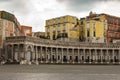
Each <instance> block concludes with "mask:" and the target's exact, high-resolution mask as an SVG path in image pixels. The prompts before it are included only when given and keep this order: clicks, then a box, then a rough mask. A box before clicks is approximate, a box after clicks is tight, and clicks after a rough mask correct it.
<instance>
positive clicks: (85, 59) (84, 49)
mask: <svg viewBox="0 0 120 80" xmlns="http://www.w3.org/2000/svg"><path fill="white" fill-rule="evenodd" d="M83 54H84V60H83V62H84V63H86V61H85V60H86V56H85V49H83Z"/></svg>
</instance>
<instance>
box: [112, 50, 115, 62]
mask: <svg viewBox="0 0 120 80" xmlns="http://www.w3.org/2000/svg"><path fill="white" fill-rule="evenodd" d="M112 54H113V55H112V59H113V64H114V63H115V61H114V54H115V53H114V49H113V52H112Z"/></svg>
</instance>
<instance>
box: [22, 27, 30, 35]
mask: <svg viewBox="0 0 120 80" xmlns="http://www.w3.org/2000/svg"><path fill="white" fill-rule="evenodd" d="M21 32H22V35H23V36H32V27H31V26H21Z"/></svg>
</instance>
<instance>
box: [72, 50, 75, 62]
mask: <svg viewBox="0 0 120 80" xmlns="http://www.w3.org/2000/svg"><path fill="white" fill-rule="evenodd" d="M72 54H73V55H72V63H73V64H74V55H75V53H74V48H73V49H72Z"/></svg>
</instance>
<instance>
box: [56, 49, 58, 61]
mask: <svg viewBox="0 0 120 80" xmlns="http://www.w3.org/2000/svg"><path fill="white" fill-rule="evenodd" d="M56 63H58V48H56Z"/></svg>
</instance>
